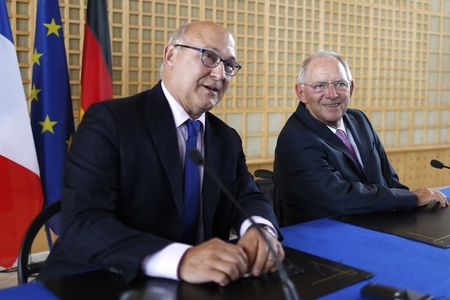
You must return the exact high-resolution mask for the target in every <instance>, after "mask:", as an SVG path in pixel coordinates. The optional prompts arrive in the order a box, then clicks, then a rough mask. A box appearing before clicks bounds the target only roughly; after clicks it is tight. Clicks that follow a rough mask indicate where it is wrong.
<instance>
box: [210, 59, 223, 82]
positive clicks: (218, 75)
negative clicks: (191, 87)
mask: <svg viewBox="0 0 450 300" xmlns="http://www.w3.org/2000/svg"><path fill="white" fill-rule="evenodd" d="M211 76H212V77H214V78H215V79H216V80H222V79H224V78H225V76H226V74H225V65H224V63H223V61H221V62H219V64H218V65H217V66H215V67H214V68H212V70H211Z"/></svg>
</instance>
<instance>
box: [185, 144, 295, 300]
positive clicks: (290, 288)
mask: <svg viewBox="0 0 450 300" xmlns="http://www.w3.org/2000/svg"><path fill="white" fill-rule="evenodd" d="M188 156H189V158H190V159H191V160H192V161H193V162H194V163H195V164H197V165H201V166H203V170H204V171H205V172H206V173H207V174H208V175H209V176H210V177H211V178H212V179H213V180H214V182H215V183H216V184H217V185H218V186H219V188H220V190H221V191H222V192H224V193H225V196H226V197H227V198H228V200H230V201H231V203H233V205H234V206H235V207H236V209H237V210H238V211H239V213H240V214H242V215H243V216H244V217H245V218H246V219H249V220H250V223H251V224H252V225H253V226H254V227H255V228H256V230H257V231H258V233H259V235H260V236H261V237H262V238H263V240H264V242H265V243H266V244H267V247H268V248H269V252H270V254H272V256H273V258H274V260H275V265H276V266H277V269H278V276H279V278H280V281H281V284H282V287H283V294H284V297H285V299H286V300H300V298H299V296H298V294H297V291H296V290H295V286H294V284H293V283H292V281H291V279H290V278H289V276H288V274H287V272H286V269H285V268H284V266H283V264H282V263H281V260H280V259H279V258H278V256H277V255H276V252H275V249H273V247H272V245H271V244H270V242H269V240H268V238H267V237H266V235H265V234H264V233H263V231H262V229H261V228H260V227H259V226H258V224H257V223H256V222H255V221H254V220H253V218H252V217H251V216H250V215H249V214H248V213H247V212H246V211H245V209H244V208H243V207H242V206H241V205H240V204H239V202H237V200H236V199H235V198H234V196H233V194H231V192H230V191H229V190H228V188H227V187H226V186H225V185H224V184H223V182H222V180H221V179H220V178H219V177H218V176H217V174H216V173H215V172H214V171H212V170H211V169H210V168H209V166H208V165H207V164H206V163H205V160H204V159H203V156H202V154H201V153H200V151H198V150H197V149H190V150H189V152H188Z"/></svg>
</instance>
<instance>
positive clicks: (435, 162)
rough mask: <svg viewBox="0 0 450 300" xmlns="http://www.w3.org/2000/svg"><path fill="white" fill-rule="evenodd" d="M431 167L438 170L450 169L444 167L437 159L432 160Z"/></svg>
mask: <svg viewBox="0 0 450 300" xmlns="http://www.w3.org/2000/svg"><path fill="white" fill-rule="evenodd" d="M430 165H431V166H432V167H433V168H436V169H442V168H446V169H450V167H449V166H446V165H444V164H443V163H442V162H441V161H439V160H437V159H432V160H431V161H430Z"/></svg>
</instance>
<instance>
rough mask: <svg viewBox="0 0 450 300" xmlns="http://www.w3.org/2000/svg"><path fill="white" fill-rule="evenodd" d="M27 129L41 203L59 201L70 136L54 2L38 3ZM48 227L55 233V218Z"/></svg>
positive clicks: (64, 62)
mask: <svg viewBox="0 0 450 300" xmlns="http://www.w3.org/2000/svg"><path fill="white" fill-rule="evenodd" d="M32 59H33V78H32V84H31V96H30V98H31V126H32V128H33V135H34V142H35V144H36V152H37V156H38V161H39V168H40V171H41V181H42V187H43V192H44V204H45V205H49V204H51V203H53V202H55V201H57V200H60V198H61V186H62V177H63V167H64V161H65V158H66V153H67V149H68V148H69V147H70V144H71V141H72V136H73V133H74V123H73V111H72V101H71V97H70V85H69V75H68V72H67V60H66V51H65V48H64V34H63V28H62V24H61V16H60V14H59V4H58V0H38V2H37V16H36V33H35V37H34V48H33V56H32ZM50 227H51V228H52V229H53V230H54V231H55V232H56V233H57V234H58V233H59V228H58V227H59V219H58V218H52V220H51V221H50Z"/></svg>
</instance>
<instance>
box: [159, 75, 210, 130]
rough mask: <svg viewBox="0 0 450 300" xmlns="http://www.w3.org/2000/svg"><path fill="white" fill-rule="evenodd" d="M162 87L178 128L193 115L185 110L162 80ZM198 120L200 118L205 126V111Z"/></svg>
mask: <svg viewBox="0 0 450 300" xmlns="http://www.w3.org/2000/svg"><path fill="white" fill-rule="evenodd" d="M161 87H162V90H163V93H164V96H166V99H167V101H168V102H169V106H170V109H171V110H172V115H173V119H174V121H175V127H176V128H178V127H180V126H181V125H183V124H184V123H185V122H186V121H187V120H188V119H190V118H191V117H190V116H189V115H188V113H187V112H186V111H185V110H184V108H183V107H182V106H181V105H180V103H178V101H177V100H175V98H174V97H173V96H172V95H171V94H170V92H169V91H168V90H167V88H166V86H165V85H164V82H161ZM197 120H199V121H200V122H201V123H202V125H203V128H205V113H202V114H201V115H200V117H199V118H198V119H197Z"/></svg>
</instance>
